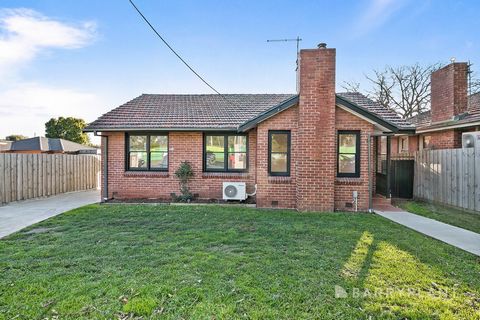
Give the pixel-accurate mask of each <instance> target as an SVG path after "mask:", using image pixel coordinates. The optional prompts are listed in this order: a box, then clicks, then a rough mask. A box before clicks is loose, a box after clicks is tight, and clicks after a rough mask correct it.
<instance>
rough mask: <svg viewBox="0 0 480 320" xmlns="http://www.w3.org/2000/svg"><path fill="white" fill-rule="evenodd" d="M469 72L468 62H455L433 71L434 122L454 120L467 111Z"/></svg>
mask: <svg viewBox="0 0 480 320" xmlns="http://www.w3.org/2000/svg"><path fill="white" fill-rule="evenodd" d="M467 72H468V64H467V63H466V62H453V63H450V64H449V65H447V66H445V67H443V68H441V69H439V70H437V71H435V72H432V79H431V80H432V83H431V107H432V122H440V121H447V120H452V118H453V117H454V116H456V115H459V114H462V113H464V112H466V111H467V104H468V100H467V99H468V98H467V74H468V73H467Z"/></svg>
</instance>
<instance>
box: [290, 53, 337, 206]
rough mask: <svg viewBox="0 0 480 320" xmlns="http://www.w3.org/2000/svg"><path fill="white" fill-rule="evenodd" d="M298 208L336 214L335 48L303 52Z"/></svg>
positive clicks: (299, 112) (299, 122)
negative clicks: (334, 212)
mask: <svg viewBox="0 0 480 320" xmlns="http://www.w3.org/2000/svg"><path fill="white" fill-rule="evenodd" d="M299 70H300V75H299V76H300V101H299V111H298V137H297V143H298V146H299V148H301V152H298V154H297V164H296V165H297V192H296V195H297V208H298V209H299V210H301V211H333V209H334V192H335V190H334V182H335V171H336V170H335V152H334V151H335V49H312V50H301V51H300V69H299Z"/></svg>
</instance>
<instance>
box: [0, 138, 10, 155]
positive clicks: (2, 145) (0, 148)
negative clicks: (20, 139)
mask: <svg viewBox="0 0 480 320" xmlns="http://www.w3.org/2000/svg"><path fill="white" fill-rule="evenodd" d="M11 145H12V141H7V140H0V152H4V151H8V150H10V148H11Z"/></svg>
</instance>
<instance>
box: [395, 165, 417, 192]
mask: <svg viewBox="0 0 480 320" xmlns="http://www.w3.org/2000/svg"><path fill="white" fill-rule="evenodd" d="M390 164H391V167H390V192H391V195H392V198H404V199H411V198H413V177H414V168H415V161H414V160H391V162H390Z"/></svg>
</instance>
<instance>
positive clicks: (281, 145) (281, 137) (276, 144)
mask: <svg viewBox="0 0 480 320" xmlns="http://www.w3.org/2000/svg"><path fill="white" fill-rule="evenodd" d="M271 141H272V150H270V152H288V134H286V133H272V138H271Z"/></svg>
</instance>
